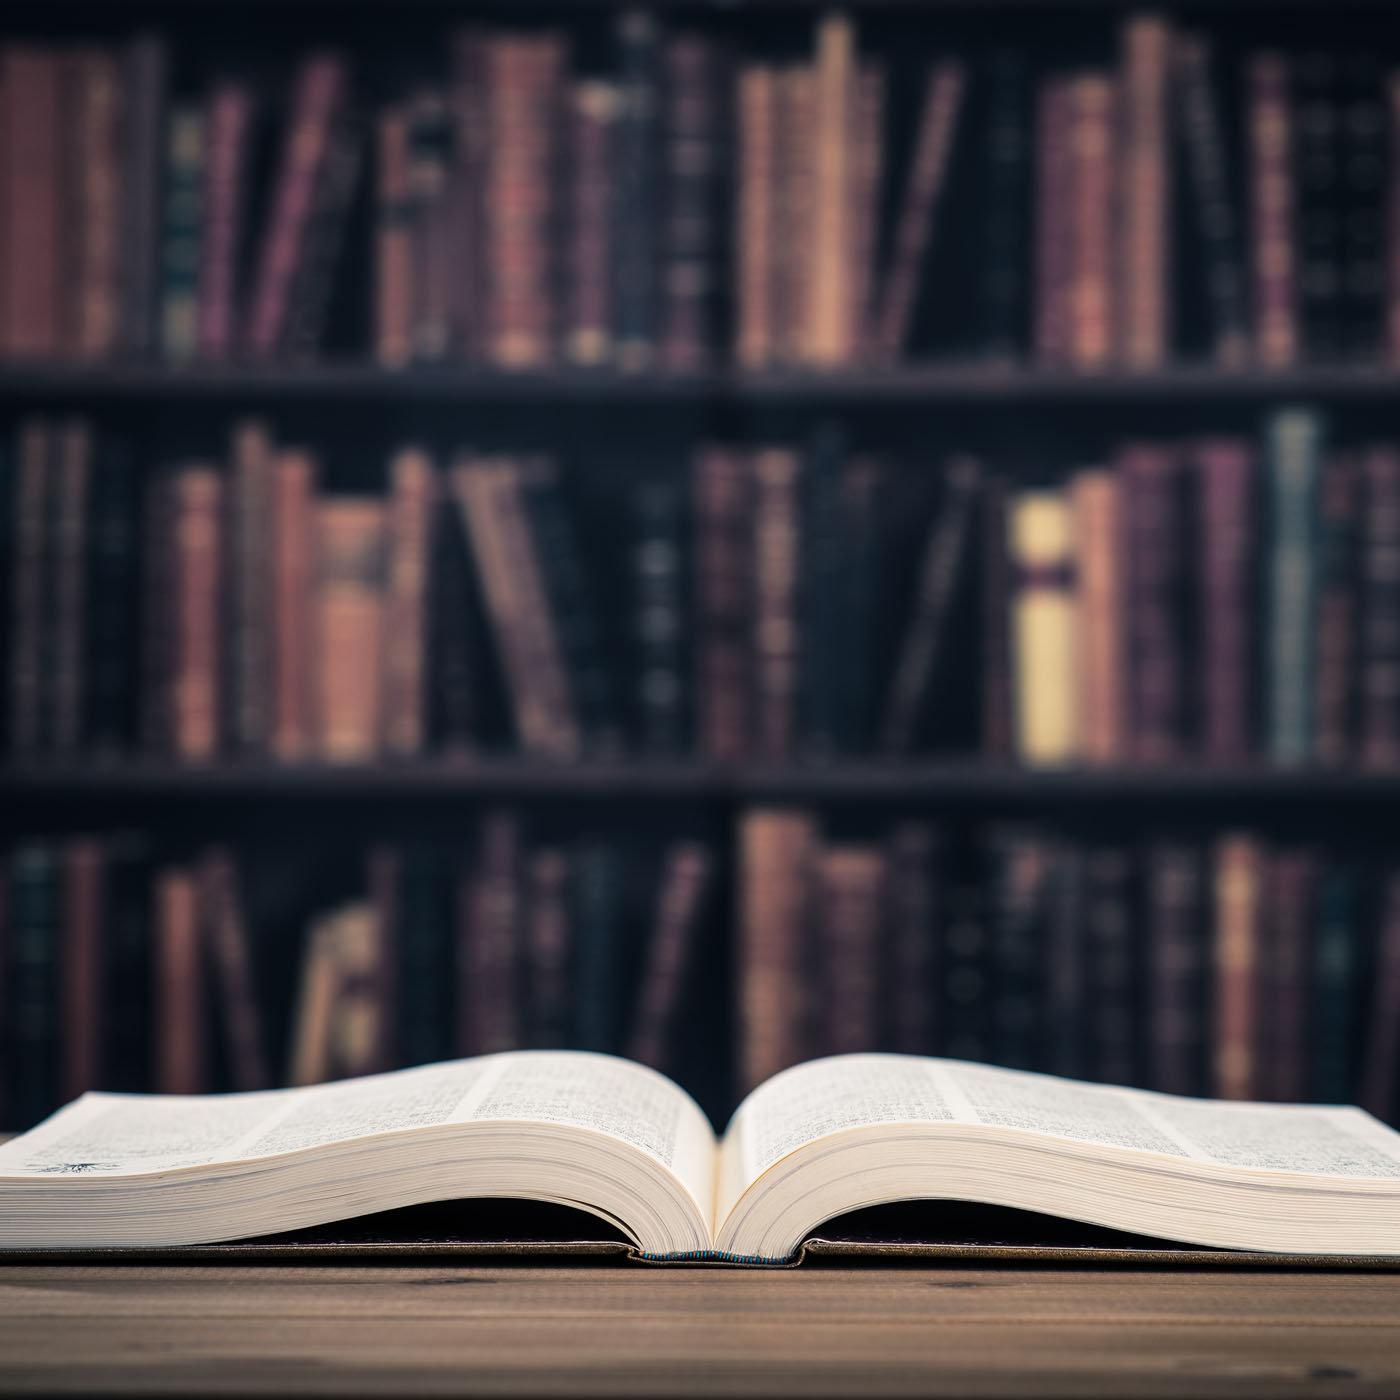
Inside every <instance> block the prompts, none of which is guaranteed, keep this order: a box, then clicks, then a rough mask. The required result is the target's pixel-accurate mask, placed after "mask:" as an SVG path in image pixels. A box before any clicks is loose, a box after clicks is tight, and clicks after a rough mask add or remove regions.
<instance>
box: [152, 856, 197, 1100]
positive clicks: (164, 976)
mask: <svg viewBox="0 0 1400 1400" xmlns="http://www.w3.org/2000/svg"><path fill="white" fill-rule="evenodd" d="M155 905H156V908H155V916H156V922H155V934H156V945H157V954H156V969H155V975H156V995H155V1011H156V1084H155V1087H156V1091H157V1092H158V1093H161V1094H200V1093H203V1092H204V1091H205V1088H206V1084H205V1074H206V1068H205V1041H204V996H203V991H204V976H203V958H202V956H201V946H200V936H199V893H198V889H197V887H196V883H195V878H194V876H193V875H192V874H191V873H190V872H189V871H188V870H184V869H181V868H179V867H175V866H171V867H168V868H166V869H164V870H162V871H161V872H160V873H159V874H158V876H157V878H156V891H155Z"/></svg>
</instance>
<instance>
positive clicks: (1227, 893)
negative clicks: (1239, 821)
mask: <svg viewBox="0 0 1400 1400" xmlns="http://www.w3.org/2000/svg"><path fill="white" fill-rule="evenodd" d="M1263 873H1264V852H1263V851H1262V850H1261V848H1260V846H1259V844H1258V842H1256V841H1255V840H1253V839H1252V838H1251V837H1248V836H1240V835H1230V836H1225V837H1223V838H1221V840H1220V841H1219V842H1218V843H1217V845H1216V849H1215V888H1214V896H1213V898H1214V906H1215V920H1214V922H1215V949H1214V958H1213V968H1212V983H1213V985H1212V996H1211V1005H1212V1006H1213V1008H1214V1009H1213V1012H1212V1019H1213V1026H1212V1037H1211V1038H1212V1044H1213V1046H1214V1052H1213V1054H1214V1063H1213V1065H1212V1072H1211V1081H1212V1085H1213V1088H1214V1092H1215V1095H1216V1097H1217V1098H1222V1099H1253V1098H1256V1097H1258V1089H1259V1065H1258V1063H1257V1061H1256V1059H1255V1047H1256V1045H1257V1035H1258V1032H1257V1027H1258V1022H1259V1006H1258V984H1259V970H1258V969H1259V960H1260V956H1259V955H1260V924H1261V920H1262V917H1263V914H1262V910H1263V900H1264V889H1263Z"/></svg>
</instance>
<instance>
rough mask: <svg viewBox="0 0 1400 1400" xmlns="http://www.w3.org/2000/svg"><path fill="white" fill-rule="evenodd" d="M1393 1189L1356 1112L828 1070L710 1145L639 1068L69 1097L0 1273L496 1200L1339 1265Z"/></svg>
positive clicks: (840, 1065)
mask: <svg viewBox="0 0 1400 1400" xmlns="http://www.w3.org/2000/svg"><path fill="white" fill-rule="evenodd" d="M449 1159H450V1160H451V1162H452V1164H453V1165H452V1168H451V1170H450V1171H444V1170H443V1169H442V1165H441V1164H442V1163H443V1161H445V1160H449ZM1397 1176H1400V1135H1398V1134H1397V1133H1396V1132H1395V1131H1394V1130H1393V1129H1390V1128H1387V1127H1385V1126H1384V1125H1382V1124H1381V1123H1379V1122H1377V1121H1376V1120H1375V1119H1374V1118H1372V1117H1370V1116H1369V1115H1368V1114H1366V1113H1365V1112H1364V1111H1363V1110H1361V1109H1357V1108H1336V1107H1321V1106H1312V1105H1300V1104H1288V1105H1281V1104H1231V1105H1220V1104H1210V1103H1204V1102H1202V1101H1200V1100H1196V1099H1190V1098H1182V1097H1178V1096H1175V1095H1168V1094H1157V1093H1150V1092H1145V1091H1140V1090H1128V1089H1120V1088H1114V1087H1110V1086H1103V1085H1091V1084H1084V1083H1079V1082H1076V1081H1073V1080H1067V1079H1059V1078H1054V1077H1051V1076H1046V1075H1036V1074H1027V1073H1024V1072H1020V1071H1016V1070H1007V1069H998V1068H993V1067H990V1066H986V1065H977V1064H970V1063H966V1062H960V1061H955V1060H938V1059H924V1058H920V1057H917V1056H902V1055H839V1056H835V1057H832V1058H829V1059H822V1060H815V1061H811V1062H809V1063H806V1064H803V1065H800V1066H796V1067H794V1068H792V1069H789V1070H787V1071H785V1072H784V1073H782V1074H780V1075H777V1076H775V1077H774V1078H772V1079H769V1080H767V1081H766V1082H764V1083H763V1084H761V1085H759V1086H758V1087H757V1088H756V1089H755V1090H754V1091H753V1093H751V1094H750V1095H749V1096H748V1097H747V1098H746V1099H745V1100H744V1101H743V1103H742V1104H740V1106H739V1108H738V1110H737V1111H736V1112H735V1114H734V1116H733V1118H732V1119H731V1120H730V1122H729V1125H728V1127H727V1128H726V1130H725V1132H724V1133H723V1134H722V1135H720V1136H716V1134H715V1133H714V1131H713V1129H712V1128H711V1126H710V1123H709V1120H708V1119H707V1118H706V1117H705V1115H704V1113H703V1112H702V1111H701V1110H700V1108H699V1106H698V1105H697V1104H696V1103H695V1101H694V1100H693V1099H691V1098H690V1097H689V1095H687V1094H686V1093H685V1091H684V1090H682V1089H681V1088H680V1087H679V1086H677V1085H676V1084H675V1083H673V1082H672V1081H671V1080H669V1079H667V1078H665V1077H664V1076H663V1075H661V1074H659V1073H657V1072H656V1071H655V1070H652V1069H649V1068H647V1067H645V1066H641V1065H636V1064H633V1063H629V1062H627V1061H624V1060H618V1059H614V1058H612V1057H610V1056H603V1055H596V1054H588V1053H578V1052H572V1053H571V1052H560V1051H535V1052H527V1053H518V1054H501V1055H487V1056H482V1057H478V1058H473V1059H466V1060H458V1061H452V1062H447V1063H443V1064H437V1065H429V1066H424V1067H422V1068H419V1069H411V1070H401V1071H398V1072H395V1073H392V1074H388V1075H376V1076H370V1077H367V1078H362V1079H357V1080H352V1081H349V1082H346V1083H342V1084H339V1085H333V1086H326V1087H308V1088H295V1089H287V1090H282V1091H280V1092H275V1093H272V1094H260V1095H256V1096H252V1095H249V1096H244V1095H233V1096H224V1097H221V1098H210V1099H202V1098H175V1099H149V1098H140V1097H130V1096H120V1095H108V1094H87V1095H84V1096H83V1097H82V1098H80V1099H78V1100H76V1101H75V1102H73V1103H71V1104H69V1105H68V1106H67V1107H66V1108H64V1109H62V1110H61V1111H60V1112H58V1113H57V1114H55V1115H54V1116H53V1117H52V1118H50V1119H48V1120H47V1121H46V1122H45V1123H43V1124H41V1125H39V1126H38V1127H37V1128H35V1129H33V1130H31V1131H30V1132H29V1133H26V1134H24V1135H23V1136H22V1137H19V1138H16V1139H14V1140H12V1141H11V1142H9V1143H7V1144H5V1145H4V1146H3V1147H0V1249H3V1250H10V1251H14V1250H28V1251H35V1250H40V1251H46V1250H67V1251H74V1250H84V1249H88V1250H91V1249H132V1250H135V1249H145V1250H150V1249H160V1248H162V1247H180V1246H189V1245H198V1244H205V1243H212V1242H217V1241H222V1240H238V1239H250V1238H252V1239H257V1238H258V1237H263V1238H264V1239H265V1238H266V1237H269V1236H278V1235H285V1234H286V1232H290V1231H296V1230H304V1229H306V1228H308V1227H312V1226H316V1225H322V1224H325V1223H327V1222H337V1221H344V1220H345V1219H347V1218H353V1217H354V1216H355V1215H356V1214H363V1213H368V1212H371V1211H377V1210H389V1209H393V1208H395V1207H402V1206H407V1205H414V1204H421V1203H425V1202H430V1201H440V1200H457V1199H467V1200H470V1199H472V1198H483V1197H484V1198H493V1197H514V1198H518V1199H522V1200H526V1201H529V1200H538V1201H560V1200H565V1201H569V1202H571V1203H574V1204H575V1205H576V1206H577V1207H579V1208H581V1209H582V1210H584V1211H586V1212H589V1213H591V1214H594V1215H597V1216H601V1217H602V1218H603V1219H604V1220H607V1221H611V1222H614V1223H615V1224H616V1226H617V1227H618V1228H620V1230H621V1232H622V1235H623V1238H624V1240H625V1242H626V1244H627V1245H629V1246H630V1248H629V1250H628V1253H629V1254H631V1255H633V1256H634V1257H638V1258H642V1259H647V1260H651V1261H655V1262H667V1261H674V1262H682V1261H686V1260H696V1259H705V1260H712V1261H715V1262H724V1263H747V1264H768V1265H775V1264H781V1263H785V1262H789V1261H794V1260H797V1259H799V1258H800V1257H801V1254H802V1252H803V1245H804V1241H806V1240H807V1239H809V1238H811V1237H813V1236H819V1235H820V1233H821V1227H822V1226H823V1224H824V1223H825V1222H827V1221H831V1220H833V1219H834V1218H835V1217H839V1216H841V1215H843V1214H845V1213H848V1212H850V1211H852V1210H854V1209H857V1208H859V1207H864V1206H870V1205H874V1204H880V1203H894V1202H901V1201H904V1202H907V1201H937V1200H962V1201H967V1200H973V1201H978V1202H982V1203H984V1204H992V1205H1000V1206H1009V1207H1013V1208H1019V1209H1023V1210H1034V1211H1037V1212H1039V1213H1041V1214H1044V1215H1051V1216H1058V1217H1061V1218H1063V1219H1067V1220H1070V1221H1078V1222H1081V1223H1084V1224H1089V1225H1095V1226H1100V1227H1107V1228H1109V1229H1113V1230H1118V1231H1124V1232H1131V1233H1133V1234H1136V1235H1138V1236H1140V1237H1141V1236H1147V1237H1149V1239H1150V1240H1152V1241H1153V1242H1155V1244H1156V1247H1157V1248H1158V1249H1160V1250H1162V1251H1164V1253H1163V1255H1162V1256H1160V1257H1167V1258H1169V1257H1171V1245H1170V1244H1168V1243H1167V1242H1168V1241H1172V1242H1176V1243H1178V1244H1181V1245H1186V1246H1194V1247H1196V1248H1198V1249H1200V1248H1204V1249H1222V1250H1231V1251H1240V1252H1244V1253H1248V1254H1250V1255H1252V1256H1254V1257H1255V1258H1256V1259H1263V1260H1266V1259H1267V1258H1268V1257H1270V1256H1280V1255H1283V1256H1304V1257H1308V1258H1315V1259H1317V1260H1318V1261H1319V1262H1325V1261H1326V1260H1328V1259H1331V1260H1334V1261H1335V1262H1336V1263H1337V1264H1338V1265H1339V1266H1342V1267H1345V1265H1346V1263H1347V1262H1348V1261H1351V1262H1355V1261H1356V1259H1357V1258H1358V1257H1361V1258H1367V1259H1369V1260H1372V1261H1374V1262H1377V1263H1379V1262H1380V1261H1383V1260H1388V1261H1392V1262H1393V1261H1394V1260H1395V1259H1396V1258H1400V1207H1398V1206H1397V1198H1398V1197H1400V1188H1397V1186H1396V1178H1397ZM1300 1198H1303V1199H1306V1202H1307V1207H1308V1208H1307V1210H1306V1211H1300V1210H1299V1207H1298V1202H1299V1199H1300ZM880 1238H881V1237H880V1236H879V1235H877V1236H876V1241H875V1242H876V1243H877V1244H878V1243H879V1240H880ZM889 1242H890V1243H891V1244H892V1245H897V1241H896V1240H890V1241H889ZM1137 1243H1138V1245H1139V1247H1141V1245H1142V1243H1143V1241H1142V1240H1139V1241H1138V1242H1137Z"/></svg>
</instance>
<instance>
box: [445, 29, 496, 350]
mask: <svg viewBox="0 0 1400 1400" xmlns="http://www.w3.org/2000/svg"><path fill="white" fill-rule="evenodd" d="M489 44H490V40H489V39H488V38H487V35H486V33H485V32H484V31H483V30H482V29H480V28H479V27H477V26H476V25H467V26H465V27H463V28H462V29H460V30H458V31H457V33H456V34H454V35H453V36H452V85H451V102H452V122H453V145H452V172H451V185H452V188H451V195H450V199H451V205H452V210H451V215H450V219H451V227H452V247H453V267H452V297H453V311H452V343H453V347H454V349H455V350H456V353H457V355H458V356H459V357H460V358H461V359H464V360H467V361H468V362H471V363H479V362H480V361H481V360H483V359H484V358H485V354H486V341H487V325H486V315H485V312H486V304H487V287H486V277H487V266H486V241H485V228H486V208H485V201H484V196H485V188H486V171H487V162H488V157H489V144H490V140H491V132H490V125H489V120H488V109H487V97H486V94H487V50H488V47H489Z"/></svg>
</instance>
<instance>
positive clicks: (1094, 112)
mask: <svg viewBox="0 0 1400 1400" xmlns="http://www.w3.org/2000/svg"><path fill="white" fill-rule="evenodd" d="M1065 104H1066V108H1067V115H1066V120H1065V144H1066V148H1067V155H1066V162H1065V163H1066V172H1065V177H1066V181H1067V183H1068V193H1067V195H1066V202H1067V203H1068V206H1069V209H1068V213H1067V215H1066V225H1067V229H1068V242H1069V249H1068V255H1067V258H1066V263H1067V272H1066V277H1067V291H1066V298H1065V299H1066V303H1067V316H1068V327H1067V339H1068V353H1069V362H1070V364H1071V365H1072V366H1073V367H1074V368H1076V369H1095V370H1096V369H1103V368H1104V367H1105V366H1106V365H1107V364H1108V363H1109V361H1110V359H1111V358H1112V357H1113V352H1114V344H1115V340H1116V335H1117V326H1118V319H1119V312H1120V308H1119V307H1118V306H1117V305H1116V298H1115V295H1114V293H1115V285H1114V284H1115V281H1116V269H1115V267H1114V248H1115V246H1116V244H1115V240H1114V220H1113V211H1114V209H1115V208H1116V207H1117V204H1116V200H1115V196H1116V195H1117V193H1118V191H1117V189H1116V180H1115V174H1116V170H1115V155H1114V132H1115V126H1116V120H1117V117H1118V108H1119V106H1120V104H1119V102H1118V95H1117V94H1116V92H1115V90H1114V85H1113V82H1112V80H1111V79H1110V78H1109V77H1108V76H1107V75H1106V74H1102V73H1094V72H1085V73H1080V74H1078V75H1076V76H1075V77H1073V78H1071V79H1070V80H1069V84H1068V91H1067V94H1066V98H1065Z"/></svg>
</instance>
